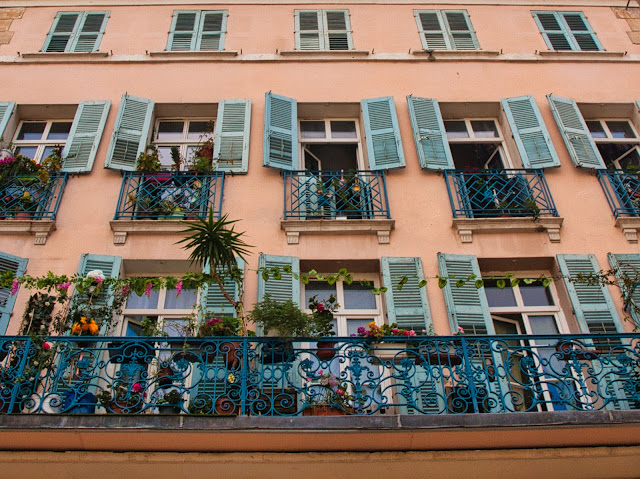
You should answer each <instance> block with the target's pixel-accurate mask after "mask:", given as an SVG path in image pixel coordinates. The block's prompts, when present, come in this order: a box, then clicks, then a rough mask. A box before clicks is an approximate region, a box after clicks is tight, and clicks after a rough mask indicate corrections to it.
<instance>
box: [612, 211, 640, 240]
mask: <svg viewBox="0 0 640 479" xmlns="http://www.w3.org/2000/svg"><path fill="white" fill-rule="evenodd" d="M616 227H617V228H620V229H621V230H622V234H624V237H625V238H627V241H628V242H629V243H638V232H639V231H640V218H628V217H625V218H616Z"/></svg>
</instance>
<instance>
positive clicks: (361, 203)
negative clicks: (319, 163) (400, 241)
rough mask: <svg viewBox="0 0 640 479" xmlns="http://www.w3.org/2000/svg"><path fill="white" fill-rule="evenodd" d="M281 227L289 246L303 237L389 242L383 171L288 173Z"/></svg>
mask: <svg viewBox="0 0 640 479" xmlns="http://www.w3.org/2000/svg"><path fill="white" fill-rule="evenodd" d="M281 226H282V229H283V230H285V232H286V233H287V241H288V243H289V244H296V243H298V241H299V235H300V234H375V235H377V237H378V242H379V243H389V237H390V234H391V229H393V227H394V221H393V220H392V219H391V212H390V211H389V202H388V198H387V186H386V179H385V173H384V171H367V170H357V171H353V170H349V171H328V170H321V171H309V170H306V171H285V172H284V220H283V221H282V224H281Z"/></svg>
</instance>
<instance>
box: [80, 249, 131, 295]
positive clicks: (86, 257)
mask: <svg viewBox="0 0 640 479" xmlns="http://www.w3.org/2000/svg"><path fill="white" fill-rule="evenodd" d="M121 264H122V258H121V257H120V256H106V255H98V254H89V253H84V254H83V255H82V256H81V257H80V266H79V267H78V274H81V275H82V276H86V274H87V273H88V272H89V271H93V270H96V269H97V270H100V271H102V273H103V274H104V276H105V277H107V278H117V277H118V276H119V275H120V266H121ZM101 296H102V295H101ZM106 300H107V297H106V295H105V296H104V297H98V298H95V299H94V302H93V304H94V306H103V305H106V304H107V302H106Z"/></svg>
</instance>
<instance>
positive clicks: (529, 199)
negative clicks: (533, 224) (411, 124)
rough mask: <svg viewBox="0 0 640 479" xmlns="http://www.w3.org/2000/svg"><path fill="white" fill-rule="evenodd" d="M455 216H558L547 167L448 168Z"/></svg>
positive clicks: (447, 172)
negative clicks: (548, 183)
mask: <svg viewBox="0 0 640 479" xmlns="http://www.w3.org/2000/svg"><path fill="white" fill-rule="evenodd" d="M444 178H445V181H446V184H447V191H448V193H449V201H450V202H451V209H452V211H453V217H454V218H497V217H500V216H533V217H534V218H537V217H538V216H558V211H557V210H556V206H555V204H554V203H553V198H552V197H551V192H550V191H549V187H548V185H547V181H546V180H545V177H544V172H543V170H540V169H535V170H532V169H529V170H523V169H520V170H515V169H512V170H506V169H501V170H477V171H468V170H445V172H444Z"/></svg>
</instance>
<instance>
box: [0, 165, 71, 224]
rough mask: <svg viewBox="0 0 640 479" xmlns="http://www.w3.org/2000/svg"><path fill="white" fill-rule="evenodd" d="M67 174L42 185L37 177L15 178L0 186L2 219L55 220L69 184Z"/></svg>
mask: <svg viewBox="0 0 640 479" xmlns="http://www.w3.org/2000/svg"><path fill="white" fill-rule="evenodd" d="M67 177H68V175H67V173H55V174H50V175H49V181H47V182H43V181H41V180H40V179H39V178H38V176H37V175H20V176H14V177H13V178H11V179H10V180H9V181H7V182H4V183H2V184H1V185H0V216H2V219H16V220H55V219H56V215H57V214H58V208H59V207H60V201H61V200H62V194H63V193H64V188H65V186H66V184H67Z"/></svg>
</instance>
